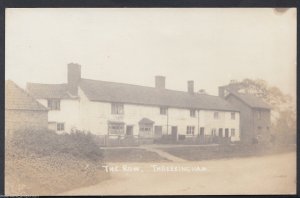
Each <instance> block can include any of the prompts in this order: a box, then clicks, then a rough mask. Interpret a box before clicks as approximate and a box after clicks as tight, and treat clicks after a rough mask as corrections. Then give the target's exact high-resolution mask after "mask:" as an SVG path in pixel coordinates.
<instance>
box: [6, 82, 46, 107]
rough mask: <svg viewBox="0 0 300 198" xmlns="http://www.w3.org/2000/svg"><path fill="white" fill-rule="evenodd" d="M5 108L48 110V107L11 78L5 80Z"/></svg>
mask: <svg viewBox="0 0 300 198" xmlns="http://www.w3.org/2000/svg"><path fill="white" fill-rule="evenodd" d="M5 109H6V110H34V111H47V109H46V107H44V106H43V105H42V104H40V103H39V102H38V101H36V100H35V99H34V98H33V97H31V96H30V95H29V94H28V93H27V92H26V91H25V90H23V89H22V88H20V87H19V86H17V85H16V84H15V83H14V82H13V81H11V80H6V81H5Z"/></svg>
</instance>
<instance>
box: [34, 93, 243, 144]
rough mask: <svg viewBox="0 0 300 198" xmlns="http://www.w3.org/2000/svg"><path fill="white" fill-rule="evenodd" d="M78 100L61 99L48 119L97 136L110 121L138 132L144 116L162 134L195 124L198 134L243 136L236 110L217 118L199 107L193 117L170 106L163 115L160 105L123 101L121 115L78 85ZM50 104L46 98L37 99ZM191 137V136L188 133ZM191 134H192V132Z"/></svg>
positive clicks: (182, 132)
mask: <svg viewBox="0 0 300 198" xmlns="http://www.w3.org/2000/svg"><path fill="white" fill-rule="evenodd" d="M78 96H79V98H78V99H68V100H67V99H62V100H61V101H60V110H49V114H48V119H49V122H56V123H64V124H65V132H69V131H70V130H71V129H72V128H73V127H76V128H77V129H79V130H85V131H90V132H91V133H93V134H96V135H107V134H108V122H109V121H116V122H124V123H125V126H124V132H125V131H126V126H133V135H139V121H140V120H141V119H142V118H148V119H150V120H152V121H154V124H153V130H154V126H162V133H163V134H167V133H168V134H171V131H172V126H174V127H177V134H178V135H187V126H194V127H195V132H194V135H195V136H196V135H197V134H199V132H200V128H201V127H204V134H205V135H211V134H212V129H216V135H217V136H218V130H219V129H220V128H222V129H223V136H224V133H225V129H228V130H229V136H231V129H234V130H235V135H234V136H233V137H231V140H232V141H239V138H240V137H239V136H240V125H239V123H240V115H239V113H238V112H235V119H232V118H231V113H232V112H231V111H218V114H219V116H218V119H215V118H214V112H216V111H212V110H199V111H198V110H197V111H196V113H195V117H191V116H190V109H181V108H172V107H170V108H168V111H167V115H161V114H160V107H158V106H147V105H135V104H123V105H124V113H123V114H121V115H116V114H112V112H111V108H112V107H111V103H109V102H98V101H97V102H96V101H90V100H89V99H88V98H87V96H86V95H85V94H84V92H83V91H82V90H81V89H80V88H78ZM38 101H39V102H40V103H42V104H43V105H45V106H47V100H45V99H39V100H38ZM187 136H188V135H187ZM190 136H191V135H190Z"/></svg>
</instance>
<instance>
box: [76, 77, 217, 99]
mask: <svg viewBox="0 0 300 198" xmlns="http://www.w3.org/2000/svg"><path fill="white" fill-rule="evenodd" d="M81 80H90V81H96V82H104V83H114V84H120V85H129V86H137V87H143V88H149V89H153V90H158V89H157V88H155V87H149V86H144V85H136V84H129V83H122V82H113V81H104V80H95V79H86V78H81ZM159 90H161V89H159ZM162 90H163V91H174V92H180V93H186V94H189V93H188V92H187V91H181V90H174V89H166V88H165V89H162ZM189 95H190V94H189ZM194 95H195V96H198V95H201V96H203V95H206V96H213V97H218V98H220V97H219V96H216V95H211V94H198V93H197V92H194ZM191 96H193V95H191Z"/></svg>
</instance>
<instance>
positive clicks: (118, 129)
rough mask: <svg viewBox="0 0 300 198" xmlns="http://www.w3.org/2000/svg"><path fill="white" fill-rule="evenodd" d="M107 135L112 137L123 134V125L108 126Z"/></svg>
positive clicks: (112, 123)
mask: <svg viewBox="0 0 300 198" xmlns="http://www.w3.org/2000/svg"><path fill="white" fill-rule="evenodd" d="M108 133H109V134H114V135H120V134H124V123H117V122H116V123H114V122H111V123H109V124H108Z"/></svg>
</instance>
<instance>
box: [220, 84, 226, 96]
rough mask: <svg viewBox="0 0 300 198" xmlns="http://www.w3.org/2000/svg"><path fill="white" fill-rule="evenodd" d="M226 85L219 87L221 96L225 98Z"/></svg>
mask: <svg viewBox="0 0 300 198" xmlns="http://www.w3.org/2000/svg"><path fill="white" fill-rule="evenodd" d="M224 92H225V86H220V87H219V96H220V97H221V98H224V97H225V93H224Z"/></svg>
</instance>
